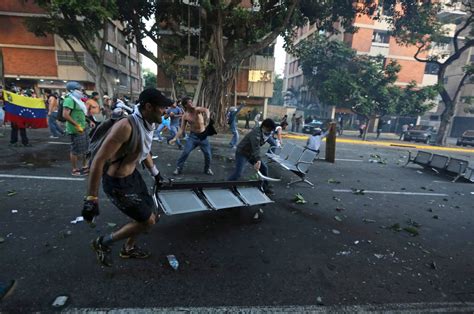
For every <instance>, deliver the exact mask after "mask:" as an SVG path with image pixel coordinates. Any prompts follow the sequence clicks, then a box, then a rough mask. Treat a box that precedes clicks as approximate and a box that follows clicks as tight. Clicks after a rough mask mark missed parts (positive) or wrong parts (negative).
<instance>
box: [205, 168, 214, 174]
mask: <svg viewBox="0 0 474 314" xmlns="http://www.w3.org/2000/svg"><path fill="white" fill-rule="evenodd" d="M204 173H205V174H207V175H208V176H213V175H214V172H212V170H211V169H207V170H204Z"/></svg>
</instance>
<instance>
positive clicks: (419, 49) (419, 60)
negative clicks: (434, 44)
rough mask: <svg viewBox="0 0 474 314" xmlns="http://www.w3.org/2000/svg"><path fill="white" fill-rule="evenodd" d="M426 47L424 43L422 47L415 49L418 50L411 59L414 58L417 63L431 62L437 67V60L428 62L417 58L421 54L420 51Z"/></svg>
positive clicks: (439, 63) (438, 63)
mask: <svg viewBox="0 0 474 314" xmlns="http://www.w3.org/2000/svg"><path fill="white" fill-rule="evenodd" d="M425 47H426V43H423V45H421V46H419V47H417V48H418V50H417V51H416V53H415V55H414V56H413V58H415V60H416V61H418V62H424V63H428V62H433V63H436V64H437V65H441V62H439V61H438V60H429V59H420V57H418V55H419V54H420V53H421V51H422V50H423V49H424V48H425Z"/></svg>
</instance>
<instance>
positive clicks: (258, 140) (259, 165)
mask: <svg viewBox="0 0 474 314" xmlns="http://www.w3.org/2000/svg"><path fill="white" fill-rule="evenodd" d="M274 129H275V122H274V121H273V120H272V119H265V120H263V122H262V125H261V126H260V127H256V128H254V129H253V130H252V131H250V132H249V133H248V134H247V135H246V136H245V137H244V138H243V139H242V141H240V143H239V145H237V150H236V152H235V170H234V172H233V173H232V174H231V175H230V177H229V178H228V180H229V181H237V180H238V179H239V178H240V176H241V175H242V172H243V170H244V165H245V163H247V162H249V163H250V164H251V165H253V167H254V169H255V170H256V171H259V170H260V172H261V173H262V174H263V175H264V176H268V167H267V165H266V164H265V163H264V162H263V161H262V160H261V159H260V146H263V145H264V144H265V142H266V141H267V140H268V138H269V137H270V136H271V135H272V131H273V130H274ZM263 189H264V190H265V192H267V193H271V190H270V189H269V188H268V182H267V181H264V182H263Z"/></svg>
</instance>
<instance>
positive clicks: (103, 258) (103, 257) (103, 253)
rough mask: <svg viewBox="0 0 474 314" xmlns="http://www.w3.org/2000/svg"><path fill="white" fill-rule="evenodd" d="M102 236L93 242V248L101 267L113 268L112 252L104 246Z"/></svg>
mask: <svg viewBox="0 0 474 314" xmlns="http://www.w3.org/2000/svg"><path fill="white" fill-rule="evenodd" d="M102 238H103V237H102V236H100V237H98V238H97V239H95V240H92V242H91V246H92V249H93V250H94V252H95V254H96V256H97V260H98V261H99V263H100V264H101V265H104V266H107V267H110V266H112V260H111V257H110V253H111V252H112V250H111V249H110V247H109V246H107V245H104V244H102Z"/></svg>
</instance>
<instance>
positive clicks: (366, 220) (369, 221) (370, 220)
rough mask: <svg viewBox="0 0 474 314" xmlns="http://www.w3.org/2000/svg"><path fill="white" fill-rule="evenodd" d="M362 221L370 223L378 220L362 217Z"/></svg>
mask: <svg viewBox="0 0 474 314" xmlns="http://www.w3.org/2000/svg"><path fill="white" fill-rule="evenodd" d="M362 221H363V222H365V223H368V224H369V223H375V222H376V221H375V220H373V219H367V218H364V219H362Z"/></svg>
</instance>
